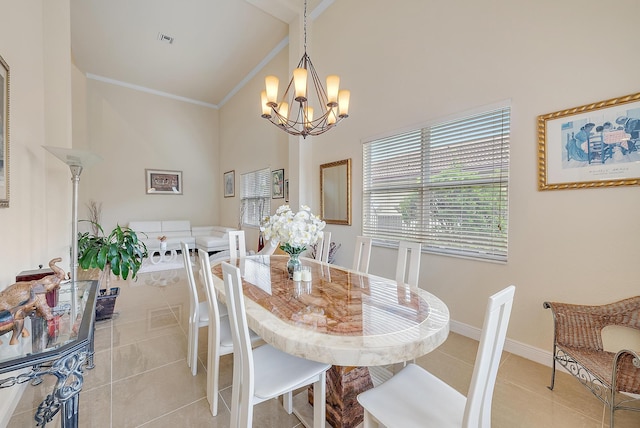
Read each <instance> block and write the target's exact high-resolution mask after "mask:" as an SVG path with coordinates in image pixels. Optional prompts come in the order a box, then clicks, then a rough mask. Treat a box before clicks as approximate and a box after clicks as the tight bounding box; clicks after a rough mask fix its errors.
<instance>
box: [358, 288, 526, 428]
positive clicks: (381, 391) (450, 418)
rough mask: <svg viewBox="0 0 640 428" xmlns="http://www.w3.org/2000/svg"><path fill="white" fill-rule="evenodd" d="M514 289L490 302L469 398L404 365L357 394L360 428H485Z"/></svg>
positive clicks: (489, 417)
mask: <svg viewBox="0 0 640 428" xmlns="http://www.w3.org/2000/svg"><path fill="white" fill-rule="evenodd" d="M515 290H516V288H515V287H514V286H513V285H510V286H509V287H507V288H505V289H504V290H502V291H499V292H497V293H496V294H494V295H493V296H491V297H489V302H488V303H487V308H486V312H485V318H484V325H483V327H482V336H481V337H480V344H479V347H478V353H477V354H476V362H475V365H474V368H473V375H472V377H471V385H470V386H469V392H468V396H467V397H465V396H464V395H462V394H461V393H459V392H458V391H457V390H455V389H454V388H453V387H451V386H449V385H448V384H446V383H444V382H443V381H442V380H440V379H439V378H437V377H435V376H434V375H432V374H431V373H429V372H428V371H426V370H425V369H423V368H422V367H420V366H417V365H415V364H409V365H407V366H406V367H405V368H403V369H402V370H400V372H398V374H396V375H395V376H393V377H392V378H391V379H389V380H388V381H386V382H385V383H383V384H381V385H380V386H377V387H375V388H373V389H370V390H368V391H365V392H363V393H362V394H360V395H358V402H359V403H360V404H361V405H362V407H364V428H372V427H375V426H378V424H381V425H384V426H385V427H387V428H393V427H398V428H413V427H415V428H449V427H451V428H454V427H455V428H461V427H462V428H490V427H491V401H492V398H493V389H494V386H495V381H496V376H497V374H498V365H499V363H500V356H501V354H502V349H503V347H504V340H505V337H506V334H507V327H508V325H509V316H510V314H511V306H512V304H513V295H514V293H515Z"/></svg>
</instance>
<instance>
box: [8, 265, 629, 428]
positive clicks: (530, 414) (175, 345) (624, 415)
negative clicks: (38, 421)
mask: <svg viewBox="0 0 640 428" xmlns="http://www.w3.org/2000/svg"><path fill="white" fill-rule="evenodd" d="M196 277H199V275H198V274H196ZM198 281H199V279H198ZM111 286H119V287H120V288H121V291H120V296H119V297H118V300H117V302H116V308H115V311H116V314H115V316H114V318H113V319H112V320H107V321H100V322H98V323H96V334H95V351H96V354H95V363H96V367H95V368H94V369H93V370H88V371H85V381H84V387H83V391H82V394H81V398H80V427H82V428H84V427H96V428H106V427H109V428H112V427H113V428H121V427H154V428H162V427H167V428H169V427H172V428H173V427H193V428H196V427H229V424H230V423H229V409H228V403H229V399H230V395H231V394H230V389H231V387H230V385H231V368H232V358H233V357H232V356H231V355H228V356H225V357H223V358H222V370H221V375H220V388H221V391H220V394H221V398H222V400H221V401H220V411H219V415H218V416H217V417H212V416H211V414H210V413H209V409H208V403H207V400H206V397H205V393H206V392H205V379H206V374H205V367H204V366H203V365H202V363H203V361H205V360H206V350H207V345H206V336H207V334H206V328H202V329H200V341H199V352H198V354H199V356H200V366H199V369H198V374H197V376H195V377H194V376H191V374H190V372H189V368H188V367H187V363H186V350H187V335H186V332H187V316H188V311H189V300H188V290H187V284H186V275H185V273H184V270H183V269H181V270H168V271H161V272H152V273H144V274H140V275H139V278H138V280H137V281H135V282H133V281H121V280H115V279H112V280H111ZM202 295H203V296H204V293H202ZM476 349H477V342H476V341H474V340H471V339H468V338H465V337H463V336H460V335H457V334H454V333H452V334H450V336H449V338H448V339H447V341H446V342H445V343H444V344H443V345H442V346H441V347H440V348H438V349H437V350H436V351H434V352H432V353H430V354H428V355H426V356H424V357H422V358H420V359H418V361H417V362H418V364H420V365H422V366H424V367H426V368H427V369H429V370H430V371H431V372H433V373H434V374H436V375H437V376H439V377H441V378H442V379H443V380H445V381H446V382H447V383H449V384H451V385H452V386H454V387H455V388H457V389H458V390H460V391H462V392H463V393H466V391H467V388H468V385H469V382H470V380H471V372H472V369H473V362H474V359H475V353H476ZM549 376H550V368H548V367H545V366H542V365H540V364H536V363H533V362H531V361H529V360H526V359H524V358H521V357H518V356H516V355H513V354H509V353H505V354H504V355H503V358H502V364H501V368H500V371H499V373H498V380H497V382H496V388H495V393H494V400H493V413H492V418H493V427H494V428H516V427H521V428H529V427H531V428H533V427H536V428H537V427H545V428H546V427H563V428H573V427H576V428H577V427H587V428H592V427H593V428H596V427H606V426H608V413H607V412H606V411H605V410H604V407H603V406H602V405H601V404H600V402H599V401H598V400H597V399H596V398H594V397H593V396H592V395H591V393H590V392H589V391H587V390H586V389H585V388H584V387H583V386H581V385H580V384H578V382H577V381H576V380H574V379H573V378H571V377H570V376H569V375H567V374H564V373H560V374H559V375H558V378H557V380H556V388H555V391H553V392H552V391H549V390H548V389H547V387H546V386H547V385H548V382H549ZM52 384H53V379H47V381H45V382H43V384H41V385H40V386H37V387H33V386H28V387H27V389H26V391H25V393H24V395H23V397H22V400H21V401H20V403H19V404H18V407H17V409H16V410H15V412H14V414H13V417H12V419H11V421H10V423H9V427H11V428H24V427H30V426H35V422H34V420H33V414H34V411H35V408H36V407H37V405H38V404H39V403H40V402H41V401H42V399H43V398H44V396H45V395H46V393H47V392H48V391H50V389H51V387H52ZM425 403H428V398H427V397H425ZM48 426H52V427H58V426H60V422H59V419H58V417H57V416H56V418H55V420H54V421H53V422H52V423H51V424H49V425H48ZM301 426H302V425H301V424H300V422H299V420H298V419H297V418H296V417H295V416H294V415H288V414H287V413H286V412H285V411H284V410H283V409H282V406H281V405H280V404H279V403H278V402H277V401H276V400H271V401H268V402H265V403H262V404H260V405H258V406H256V408H255V414H254V427H263V428H267V427H276V428H294V427H301ZM616 427H618V428H632V427H634V428H638V427H640V412H617V413H616Z"/></svg>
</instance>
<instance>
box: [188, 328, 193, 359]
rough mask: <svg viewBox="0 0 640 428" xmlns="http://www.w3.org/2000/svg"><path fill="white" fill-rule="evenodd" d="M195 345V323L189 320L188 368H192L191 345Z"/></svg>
mask: <svg viewBox="0 0 640 428" xmlns="http://www.w3.org/2000/svg"><path fill="white" fill-rule="evenodd" d="M192 343H193V323H192V322H191V320H189V337H188V339H187V367H191V344H192Z"/></svg>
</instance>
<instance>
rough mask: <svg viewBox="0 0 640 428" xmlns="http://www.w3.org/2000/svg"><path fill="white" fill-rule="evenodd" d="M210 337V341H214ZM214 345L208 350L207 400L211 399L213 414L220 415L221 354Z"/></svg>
mask: <svg viewBox="0 0 640 428" xmlns="http://www.w3.org/2000/svg"><path fill="white" fill-rule="evenodd" d="M212 339H213V338H211V337H209V343H212ZM211 348H213V346H211V347H210V348H209V351H208V356H209V357H208V361H207V400H208V401H209V405H210V410H211V414H212V415H213V416H217V415H218V392H219V390H218V383H219V380H220V355H218V353H216V352H215V350H214V349H211Z"/></svg>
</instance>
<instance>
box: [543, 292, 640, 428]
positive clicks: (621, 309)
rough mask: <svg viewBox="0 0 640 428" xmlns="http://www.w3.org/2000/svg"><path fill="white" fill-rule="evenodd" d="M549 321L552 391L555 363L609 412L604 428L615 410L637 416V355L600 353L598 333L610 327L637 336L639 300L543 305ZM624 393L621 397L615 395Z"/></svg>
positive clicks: (639, 366)
mask: <svg viewBox="0 0 640 428" xmlns="http://www.w3.org/2000/svg"><path fill="white" fill-rule="evenodd" d="M543 306H544V308H546V309H551V311H552V312H553V320H554V343H553V370H552V374H551V385H550V386H549V389H551V390H553V386H554V383H555V375H556V363H559V364H560V365H561V366H562V367H564V368H565V369H566V370H567V371H568V372H569V373H570V374H571V375H573V376H575V377H576V378H577V379H578V380H579V381H580V382H581V383H582V384H583V385H584V386H586V387H587V388H589V390H591V392H592V393H593V394H594V395H595V396H596V397H597V398H598V399H599V400H600V401H602V402H603V403H605V405H607V406H608V407H609V413H610V416H609V417H610V427H611V428H613V426H614V425H613V421H614V412H615V411H616V410H633V411H640V397H637V396H636V397H633V396H631V395H628V394H640V357H639V356H638V353H637V352H638V351H639V350H635V352H634V351H632V350H628V349H625V350H621V351H619V352H617V353H613V352H607V351H605V350H604V349H603V343H602V334H601V333H602V329H603V328H604V327H606V326H610V325H618V326H624V327H630V328H634V329H637V330H640V296H636V297H631V298H629V299H625V300H621V301H619V302H615V303H610V304H606V305H600V306H585V305H573V304H567V303H557V302H544V305H543ZM620 392H622V393H627V394H620Z"/></svg>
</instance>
